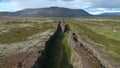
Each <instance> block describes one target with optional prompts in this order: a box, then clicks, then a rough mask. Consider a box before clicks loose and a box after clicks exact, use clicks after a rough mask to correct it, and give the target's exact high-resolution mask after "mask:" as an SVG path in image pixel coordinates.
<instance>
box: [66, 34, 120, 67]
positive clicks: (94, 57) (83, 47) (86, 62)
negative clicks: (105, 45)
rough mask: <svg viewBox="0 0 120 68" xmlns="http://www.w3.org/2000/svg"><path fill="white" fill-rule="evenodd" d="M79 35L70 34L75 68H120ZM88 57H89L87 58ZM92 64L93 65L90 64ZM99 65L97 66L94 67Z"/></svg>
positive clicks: (69, 38) (69, 40)
mask: <svg viewBox="0 0 120 68" xmlns="http://www.w3.org/2000/svg"><path fill="white" fill-rule="evenodd" d="M75 34H77V33H74V34H73V33H72V32H70V33H69V37H68V44H69V47H70V49H71V63H72V64H73V68H119V67H120V66H119V65H116V64H112V63H111V62H109V61H108V60H106V59H105V58H104V57H103V55H105V53H103V54H102V53H100V51H98V50H96V49H95V48H94V47H92V44H90V43H87V42H85V41H83V40H82V39H81V38H80V37H79V35H76V36H74V35H75ZM83 51H84V52H83ZM86 56H87V57H86ZM91 61H93V62H91ZM90 63H91V64H90ZM94 65H97V66H94Z"/></svg>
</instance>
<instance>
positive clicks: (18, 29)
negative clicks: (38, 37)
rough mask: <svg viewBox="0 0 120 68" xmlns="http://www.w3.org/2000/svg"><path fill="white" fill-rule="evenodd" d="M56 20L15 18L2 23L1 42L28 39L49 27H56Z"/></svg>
mask: <svg viewBox="0 0 120 68" xmlns="http://www.w3.org/2000/svg"><path fill="white" fill-rule="evenodd" d="M55 23H56V21H55V20H49V19H48V20H47V19H41V18H40V19H38V20H36V18H35V19H34V20H32V21H31V20H30V19H29V20H26V19H17V20H16V19H13V20H12V21H11V20H7V21H5V22H3V23H2V24H0V25H1V26H2V27H3V28H4V29H2V28H1V29H0V44H10V43H16V42H21V41H24V40H26V39H27V38H28V37H30V36H32V35H35V34H37V33H40V32H44V31H46V30H49V29H54V28H55Z"/></svg>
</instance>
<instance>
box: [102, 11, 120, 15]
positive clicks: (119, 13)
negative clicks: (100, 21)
mask: <svg viewBox="0 0 120 68" xmlns="http://www.w3.org/2000/svg"><path fill="white" fill-rule="evenodd" d="M100 15H102V16H120V12H114V13H102V14H100Z"/></svg>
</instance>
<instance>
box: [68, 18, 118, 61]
mask: <svg viewBox="0 0 120 68" xmlns="http://www.w3.org/2000/svg"><path fill="white" fill-rule="evenodd" d="M67 21H68V22H69V25H70V27H71V29H72V30H73V31H78V32H79V34H80V35H81V36H82V37H83V38H84V40H86V39H90V40H92V41H94V42H96V43H98V44H102V46H100V45H96V47H98V48H101V49H104V50H105V51H106V52H107V53H108V55H109V56H108V58H109V59H111V60H112V61H115V62H117V63H120V20H119V18H110V17H109V18H107V17H106V18H100V17H98V18H74V19H71V20H70V19H68V20H67Z"/></svg>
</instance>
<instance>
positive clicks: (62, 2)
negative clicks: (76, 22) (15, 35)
mask: <svg viewBox="0 0 120 68" xmlns="http://www.w3.org/2000/svg"><path fill="white" fill-rule="evenodd" d="M4 2H9V3H11V5H10V6H12V9H13V11H14V10H21V9H25V8H44V7H51V6H58V7H66V8H72V9H84V10H86V11H88V12H90V13H100V12H107V11H108V12H110V11H111V12H113V11H120V9H119V8H120V7H119V6H120V0H29V1H28V0H0V4H1V3H4ZM6 5H7V4H6ZM7 6H8V5H7ZM0 10H1V8H0Z"/></svg>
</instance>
